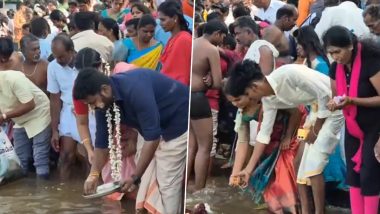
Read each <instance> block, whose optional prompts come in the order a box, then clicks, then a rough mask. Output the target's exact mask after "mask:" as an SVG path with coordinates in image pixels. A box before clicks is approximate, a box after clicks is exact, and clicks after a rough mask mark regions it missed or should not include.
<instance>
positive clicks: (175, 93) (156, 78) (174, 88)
mask: <svg viewBox="0 0 380 214" xmlns="http://www.w3.org/2000/svg"><path fill="white" fill-rule="evenodd" d="M111 87H112V90H113V96H114V99H115V102H116V104H117V105H118V106H119V108H120V113H121V123H122V124H126V125H128V126H129V127H132V128H135V129H137V130H138V131H139V133H140V134H141V135H142V136H143V137H144V139H145V140H146V141H153V140H158V139H160V138H161V137H162V138H163V139H164V140H165V141H169V140H173V139H175V138H177V137H179V136H181V135H182V134H184V133H185V132H186V131H187V128H188V111H189V88H188V87H187V86H185V85H183V84H181V83H180V82H177V81H175V80H172V79H170V78H168V77H166V76H164V75H162V74H160V73H158V72H155V71H151V70H148V69H136V70H134V71H130V72H126V73H118V74H115V75H113V76H111ZM111 112H112V111H111ZM95 147H96V148H107V147H108V129H107V119H106V116H105V111H104V110H96V140H95Z"/></svg>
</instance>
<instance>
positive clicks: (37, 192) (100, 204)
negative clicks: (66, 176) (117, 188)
mask: <svg viewBox="0 0 380 214" xmlns="http://www.w3.org/2000/svg"><path fill="white" fill-rule="evenodd" d="M83 182H84V181H83V180H70V181H66V182H63V181H60V180H59V179H58V178H53V179H51V180H48V181H46V180H36V178H34V177H28V178H22V179H18V180H16V181H13V182H10V183H7V184H5V185H2V186H0V213H1V214H3V213H4V214H8V213H9V214H24V213H27V214H29V213H30V214H34V213H36V214H50V213H54V214H72V213H78V214H79V213H80V214H82V213H83V214H86V213H91V214H94V213H102V214H103V213H104V214H118V213H134V207H133V206H134V202H132V201H128V202H126V201H123V202H122V203H120V202H117V201H109V200H105V199H84V198H83V197H82V192H83Z"/></svg>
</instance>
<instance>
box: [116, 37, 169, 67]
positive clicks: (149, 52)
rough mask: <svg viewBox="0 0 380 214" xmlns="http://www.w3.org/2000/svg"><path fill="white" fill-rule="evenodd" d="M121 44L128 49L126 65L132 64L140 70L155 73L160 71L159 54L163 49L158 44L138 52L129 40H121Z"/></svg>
mask: <svg viewBox="0 0 380 214" xmlns="http://www.w3.org/2000/svg"><path fill="white" fill-rule="evenodd" d="M123 44H124V46H125V47H126V48H127V49H128V57H127V59H126V62H127V63H131V64H134V65H136V66H137V67H140V68H148V69H151V70H156V71H158V70H160V66H159V62H160V57H161V52H162V50H163V48H164V46H163V45H162V44H161V43H160V42H157V44H155V45H153V46H151V47H149V48H145V49H143V50H138V49H137V47H136V46H135V44H134V42H133V41H132V39H130V38H127V39H125V40H123Z"/></svg>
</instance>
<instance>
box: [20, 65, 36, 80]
mask: <svg viewBox="0 0 380 214" xmlns="http://www.w3.org/2000/svg"><path fill="white" fill-rule="evenodd" d="M37 67H38V62H37V63H36V65H35V66H34V71H33V72H32V73H31V74H27V73H26V72H25V70H24V63H22V65H21V69H22V72H23V73H24V74H25V76H27V77H32V76H33V75H34V73H36V70H37Z"/></svg>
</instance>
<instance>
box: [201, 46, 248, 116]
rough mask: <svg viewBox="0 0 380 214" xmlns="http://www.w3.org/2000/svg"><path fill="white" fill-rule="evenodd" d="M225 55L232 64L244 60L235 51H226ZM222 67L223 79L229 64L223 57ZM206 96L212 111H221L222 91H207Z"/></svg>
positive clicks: (221, 59)
mask: <svg viewBox="0 0 380 214" xmlns="http://www.w3.org/2000/svg"><path fill="white" fill-rule="evenodd" d="M224 54H225V55H226V57H227V58H228V59H229V60H230V62H231V63H234V62H237V61H240V60H242V57H241V56H240V55H239V54H238V53H237V52H235V51H231V50H226V49H225V50H224ZM220 67H221V71H222V77H225V76H226V74H227V71H228V62H227V61H226V60H225V59H224V58H222V57H221V58H220ZM206 96H207V98H208V102H209V104H210V107H211V109H214V110H217V111H219V98H220V91H219V90H218V89H210V90H208V91H207V93H206Z"/></svg>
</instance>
